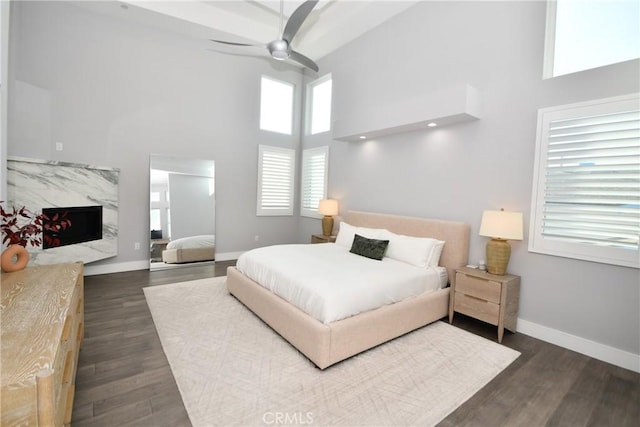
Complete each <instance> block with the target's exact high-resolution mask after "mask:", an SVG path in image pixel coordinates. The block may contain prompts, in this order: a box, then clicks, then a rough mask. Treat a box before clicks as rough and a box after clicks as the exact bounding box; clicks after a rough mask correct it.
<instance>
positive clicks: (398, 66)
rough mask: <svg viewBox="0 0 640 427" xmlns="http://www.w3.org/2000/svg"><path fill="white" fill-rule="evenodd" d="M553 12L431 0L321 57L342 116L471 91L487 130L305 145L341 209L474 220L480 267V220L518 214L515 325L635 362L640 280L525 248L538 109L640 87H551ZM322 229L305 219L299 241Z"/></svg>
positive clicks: (634, 77) (585, 79) (610, 75)
mask: <svg viewBox="0 0 640 427" xmlns="http://www.w3.org/2000/svg"><path fill="white" fill-rule="evenodd" d="M545 7H546V6H545V3H544V2H541V1H534V2H521V1H518V2H503V1H500V2H431V1H429V2H423V3H420V4H418V5H416V6H414V7H412V8H411V9H409V10H407V11H406V12H404V13H402V14H401V15H398V16H397V17H396V18H394V19H393V20H391V21H389V22H387V23H385V24H383V25H381V26H380V27H378V28H377V29H376V30H374V31H373V32H371V33H369V34H366V35H365V36H363V37H362V38H360V39H358V40H356V41H354V42H353V43H351V44H349V45H347V46H345V47H344V48H342V49H340V50H338V51H336V52H335V53H333V54H331V55H329V56H327V57H325V58H323V59H322V60H321V61H319V66H320V69H321V70H322V72H323V73H326V72H331V73H332V76H333V87H334V91H333V94H334V95H333V96H334V106H333V112H334V119H340V118H341V117H343V116H345V115H348V112H349V111H352V110H354V109H366V108H371V107H372V106H373V108H375V106H376V105H380V106H382V105H388V104H390V103H397V102H399V103H400V104H401V101H402V99H403V98H404V97H412V96H415V95H417V94H420V93H423V94H428V93H429V92H432V91H434V90H437V89H438V88H441V87H448V86H452V85H457V84H465V83H468V84H470V85H472V86H474V87H475V88H477V89H479V91H480V92H481V95H482V99H483V116H482V118H481V119H480V120H479V121H476V122H472V123H467V124H460V125H455V126H451V127H446V128H444V127H443V128H436V129H435V130H429V131H424V132H413V133H407V134H400V135H396V136H391V137H386V138H381V139H378V140H371V141H366V142H362V143H360V142H355V143H347V142H340V141H333V140H331V138H330V136H329V135H327V134H324V135H315V136H307V137H305V138H304V142H303V143H304V146H305V148H307V147H310V146H317V145H324V144H328V145H329V146H330V171H329V175H330V177H329V196H330V197H332V198H337V199H339V200H340V209H341V212H346V211H348V210H349V209H356V210H367V211H376V212H387V213H397V214H403V215H417V216H424V217H433V218H443V219H451V220H460V221H464V222H467V223H469V224H470V225H471V227H472V238H471V250H470V261H471V262H474V263H477V262H478V260H480V259H483V258H484V246H485V244H486V241H487V239H486V238H483V237H480V236H478V234H477V233H478V228H479V223H480V219H481V216H482V211H483V210H485V209H499V208H505V209H506V210H514V211H521V212H524V216H525V240H524V241H522V242H512V249H513V254H512V257H511V262H510V265H509V271H510V272H512V273H514V274H518V275H521V276H522V292H521V299H520V313H519V317H520V318H521V319H522V320H523V321H521V322H520V325H519V328H520V329H521V330H527V331H529V332H530V333H532V334H537V335H538V336H543V335H545V334H547V335H553V337H547V338H549V339H555V338H559V337H560V338H563V339H564V338H566V339H565V340H564V343H565V344H566V342H568V341H572V340H573V341H575V342H577V343H578V346H583V347H584V346H587V347H589V346H592V345H593V346H594V347H597V348H598V349H599V350H603V349H604V351H608V352H610V353H612V354H614V357H619V358H622V359H624V360H626V361H627V362H628V361H631V362H632V363H635V364H636V365H637V364H638V358H637V355H638V354H639V353H640V350H639V347H640V294H639V278H640V276H639V272H638V270H637V269H632V268H625V267H617V266H611V265H606V264H598V263H592V262H584V261H578V260H573V259H565V258H559V257H553V256H545V255H540V254H534V253H529V252H528V251H527V239H528V236H527V234H528V222H529V218H530V200H531V188H532V174H533V155H534V148H535V134H536V114H537V110H538V109H539V108H543V107H548V106H553V105H559V104H566V103H573V102H579V101H585V100H590V99H597V98H604V97H609V96H615V95H621V94H625V93H631V92H637V91H638V90H639V80H638V75H639V61H630V62H626V63H622V64H618V65H613V66H609V67H605V68H601V69H597V70H591V71H585V72H582V73H578V74H574V75H567V76H563V77H559V78H555V79H552V80H546V81H543V80H542V78H541V76H542V64H543V46H544V29H545ZM425 119H427V117H425ZM319 230H320V224H319V222H318V221H314V220H311V219H306V218H301V220H300V235H299V239H300V240H301V241H307V240H308V239H309V235H310V234H311V233H313V232H318V231H319ZM547 328H549V329H547ZM564 334H569V335H571V336H564ZM554 337H555V338H554ZM574 347H575V346H574ZM634 355H635V358H634ZM625 363H626V362H625Z"/></svg>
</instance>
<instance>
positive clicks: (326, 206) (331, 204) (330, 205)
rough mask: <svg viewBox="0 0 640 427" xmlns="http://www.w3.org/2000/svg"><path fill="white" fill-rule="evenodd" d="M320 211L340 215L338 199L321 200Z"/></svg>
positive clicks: (329, 214)
mask: <svg viewBox="0 0 640 427" xmlns="http://www.w3.org/2000/svg"><path fill="white" fill-rule="evenodd" d="M318 213H320V214H322V215H327V216H334V215H338V201H337V200H334V199H324V200H320V204H319V205H318Z"/></svg>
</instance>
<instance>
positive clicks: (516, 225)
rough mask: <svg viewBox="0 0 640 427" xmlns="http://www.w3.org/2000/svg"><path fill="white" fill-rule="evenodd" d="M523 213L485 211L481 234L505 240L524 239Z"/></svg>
mask: <svg viewBox="0 0 640 427" xmlns="http://www.w3.org/2000/svg"><path fill="white" fill-rule="evenodd" d="M522 224H523V220H522V213H521V212H506V211H484V212H483V213H482V222H481V223H480V233H479V234H480V235H481V236H486V237H494V238H497V239H505V240H522V239H523V235H522Z"/></svg>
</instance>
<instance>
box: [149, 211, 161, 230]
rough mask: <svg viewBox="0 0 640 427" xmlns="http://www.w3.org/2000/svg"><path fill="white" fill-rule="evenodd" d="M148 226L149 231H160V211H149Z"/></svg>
mask: <svg viewBox="0 0 640 427" xmlns="http://www.w3.org/2000/svg"><path fill="white" fill-rule="evenodd" d="M149 218H150V221H149V222H150V225H151V230H162V223H161V222H160V209H151V215H150V216H149Z"/></svg>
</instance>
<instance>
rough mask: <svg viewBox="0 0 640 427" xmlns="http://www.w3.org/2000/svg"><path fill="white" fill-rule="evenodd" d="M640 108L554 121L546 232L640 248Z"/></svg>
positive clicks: (549, 152)
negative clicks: (639, 244)
mask: <svg viewBox="0 0 640 427" xmlns="http://www.w3.org/2000/svg"><path fill="white" fill-rule="evenodd" d="M639 212H640V112H639V111H638V109H635V110H626V111H621V112H618V113H612V114H602V115H595V116H585V117H578V118H574V119H565V120H553V121H551V122H550V123H549V145H548V150H547V171H546V186H545V204H544V223H543V227H542V234H543V236H545V237H548V238H554V239H562V240H570V241H578V242H583V243H589V244H595V245H607V246H611V247H622V248H631V249H637V248H638V235H639V233H640V218H639Z"/></svg>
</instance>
